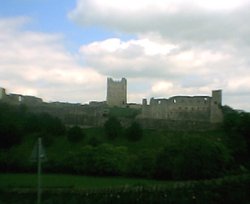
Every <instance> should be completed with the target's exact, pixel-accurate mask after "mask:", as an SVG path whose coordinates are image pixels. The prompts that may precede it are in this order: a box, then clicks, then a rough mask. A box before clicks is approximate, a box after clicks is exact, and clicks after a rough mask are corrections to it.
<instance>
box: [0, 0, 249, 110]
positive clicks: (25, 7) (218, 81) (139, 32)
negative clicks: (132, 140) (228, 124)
mask: <svg viewBox="0 0 250 204" xmlns="http://www.w3.org/2000/svg"><path fill="white" fill-rule="evenodd" d="M0 5H1V6H0V87H3V88H5V89H6V90H7V93H8V94H9V93H18V94H22V95H33V96H36V97H40V98H42V99H43V100H44V101H46V102H52V101H61V102H70V103H82V104H84V103H88V102H89V101H104V100H106V86H107V85H106V83H107V77H112V78H114V79H116V80H119V79H121V78H122V77H125V78H127V82H128V102H130V103H141V101H142V99H143V98H147V99H150V98H151V97H154V98H169V97H171V96H176V95H190V96H193V95H206V96H210V95H211V91H212V90H217V89H221V90H222V93H223V99H222V104H223V105H229V106H231V107H232V108H235V109H242V110H245V111H250V57H249V56H250V37H249V36H250V12H249V10H250V0H227V1H226V0H220V1H218V0H136V1H135V0H105V1H104V0H70V1H69V0H8V1H4V0H1V4H0Z"/></svg>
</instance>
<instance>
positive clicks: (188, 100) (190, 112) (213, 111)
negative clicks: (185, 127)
mask: <svg viewBox="0 0 250 204" xmlns="http://www.w3.org/2000/svg"><path fill="white" fill-rule="evenodd" d="M212 93H213V94H212V97H210V96H193V97H191V96H174V97H171V98H169V99H154V98H152V99H151V100H150V104H149V105H147V101H146V100H145V99H144V100H143V106H142V114H141V115H140V116H139V117H140V118H151V119H165V120H173V121H200V122H211V123H219V122H222V119H223V118H222V111H221V90H218V91H213V92H212Z"/></svg>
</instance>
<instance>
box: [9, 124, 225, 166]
mask: <svg viewBox="0 0 250 204" xmlns="http://www.w3.org/2000/svg"><path fill="white" fill-rule="evenodd" d="M85 134H86V137H85V138H84V139H83V140H82V141H81V142H78V143H76V144H71V143H69V142H68V141H67V139H66V137H65V136H62V137H57V138H56V139H55V142H54V143H52V144H51V145H49V146H48V147H45V151H46V154H47V157H48V159H49V160H57V161H58V160H59V161H60V160H61V159H63V158H64V156H65V155H67V154H69V153H72V152H79V151H81V148H82V147H84V146H85V145H88V144H89V139H90V138H91V137H96V138H98V140H99V141H100V143H110V144H113V145H115V146H125V147H127V148H128V152H129V153H131V154H134V153H138V152H140V151H142V150H145V149H147V150H153V151H155V150H156V151H157V150H159V149H160V148H162V147H164V145H165V144H166V143H168V142H169V141H171V138H173V137H180V136H187V137H188V136H189V135H199V136H200V137H209V138H211V139H214V140H217V141H221V142H225V140H226V139H225V136H224V133H223V132H222V131H208V132H173V131H167V130H144V136H143V138H142V139H141V140H140V141H137V142H130V141H128V140H127V139H126V138H124V137H123V136H120V137H119V138H116V139H115V140H108V139H106V137H105V135H104V131H103V129H102V128H90V129H85ZM35 138H36V137H34V136H28V137H26V138H25V141H24V142H23V143H22V144H21V145H19V146H17V147H14V148H13V149H12V150H10V151H9V154H8V155H7V156H6V159H8V160H13V161H19V162H22V163H27V164H28V163H29V159H30V156H31V152H32V149H33V146H34V144H35V142H36V141H35Z"/></svg>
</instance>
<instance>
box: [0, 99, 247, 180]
mask: <svg viewBox="0 0 250 204" xmlns="http://www.w3.org/2000/svg"><path fill="white" fill-rule="evenodd" d="M224 114H225V122H224V124H223V126H222V127H221V129H217V130H214V131H204V132H201V131H199V132H197V131H189V132H184V131H170V130H142V129H141V127H140V125H139V124H138V123H136V122H135V121H134V122H132V123H131V125H130V126H128V127H127V128H124V127H122V126H121V124H120V121H119V120H118V119H117V117H114V116H112V117H110V118H109V119H108V120H107V122H106V123H105V124H104V126H103V127H102V128H89V129H82V128H81V127H78V126H73V127H65V125H64V124H63V123H62V122H61V121H60V120H59V119H58V118H55V117H52V116H50V115H48V114H46V113H41V114H34V113H31V112H29V110H28V108H27V107H25V106H10V105H7V104H0V137H1V141H4V142H1V143H0V171H1V172H35V171H36V164H35V163H32V162H31V161H30V156H31V152H32V149H33V147H34V144H35V143H36V140H37V138H38V137H42V138H43V142H44V146H45V149H46V153H47V158H48V160H47V161H46V162H44V164H43V171H44V172H47V173H67V174H78V175H91V176H126V177H142V178H151V179H152V178H153V179H164V180H166V179H167V180H190V179H191V180H197V179H198V180H200V179H211V178H218V177H223V176H227V175H235V174H241V173H245V172H248V169H249V155H250V154H249V152H250V151H249V149H250V148H249V147H250V142H249V141H250V140H249V138H250V137H249V133H250V125H249V124H250V114H249V113H238V112H236V111H234V110H233V109H231V108H229V107H224Z"/></svg>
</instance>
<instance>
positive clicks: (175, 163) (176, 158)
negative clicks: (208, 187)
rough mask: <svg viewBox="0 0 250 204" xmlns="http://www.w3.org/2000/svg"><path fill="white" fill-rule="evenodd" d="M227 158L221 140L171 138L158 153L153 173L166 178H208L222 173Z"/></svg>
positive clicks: (228, 158)
mask: <svg viewBox="0 0 250 204" xmlns="http://www.w3.org/2000/svg"><path fill="white" fill-rule="evenodd" d="M229 161H230V154H229V151H228V149H227V148H226V147H225V146H224V145H223V144H221V143H219V142H215V141H210V140H208V139H206V138H202V137H191V136H189V137H182V138H178V139H173V142H172V143H169V144H166V145H165V148H164V149H163V150H162V151H161V152H160V153H159V155H158V156H157V162H156V176H157V177H158V178H167V179H175V180H176V179H177V180H185V179H208V178H214V177H218V176H222V175H223V173H224V172H225V170H226V168H227V165H228V163H229Z"/></svg>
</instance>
